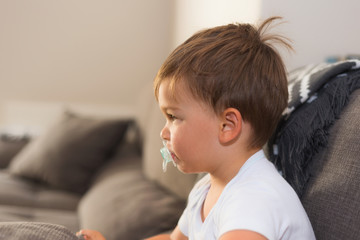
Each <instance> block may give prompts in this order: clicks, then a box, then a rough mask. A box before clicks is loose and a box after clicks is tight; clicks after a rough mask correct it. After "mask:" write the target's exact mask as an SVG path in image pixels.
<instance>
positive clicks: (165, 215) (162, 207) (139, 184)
mask: <svg viewBox="0 0 360 240" xmlns="http://www.w3.org/2000/svg"><path fill="white" fill-rule="evenodd" d="M184 207H185V201H184V200H182V199H179V198H178V197H176V196H175V195H173V194H171V193H170V192H168V191H166V190H164V189H162V188H161V187H159V186H158V185H157V184H155V183H153V182H151V181H148V180H147V179H146V178H145V177H144V176H143V173H142V170H141V158H140V157H139V156H135V155H133V156H127V159H124V158H122V159H120V160H119V161H118V160H115V161H112V162H110V163H109V164H108V165H107V166H106V167H105V168H104V169H102V170H101V171H100V173H99V174H98V176H97V177H96V180H95V183H94V185H93V186H92V187H91V189H90V190H89V191H88V192H87V193H86V195H85V196H84V197H83V198H82V200H81V202H80V204H79V209H78V212H79V218H80V224H81V228H89V229H96V230H98V231H100V232H101V233H102V234H103V235H104V236H105V237H106V239H107V240H117V239H127V240H138V239H144V238H145V237H148V236H151V235H154V234H158V233H161V232H163V231H167V230H170V229H173V228H174V227H175V225H176V223H177V221H178V219H179V217H180V215H181V213H182V211H183V209H184Z"/></svg>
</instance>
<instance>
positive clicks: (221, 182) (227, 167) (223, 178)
mask: <svg viewBox="0 0 360 240" xmlns="http://www.w3.org/2000/svg"><path fill="white" fill-rule="evenodd" d="M259 150H261V149H260V148H254V149H251V150H246V151H243V152H242V153H240V154H237V155H233V156H228V157H225V158H226V159H223V160H224V164H222V165H221V166H220V167H219V168H217V169H216V170H215V171H213V172H210V173H209V174H210V179H211V186H212V187H213V186H214V187H216V188H224V187H225V186H226V185H227V184H228V183H229V182H230V181H231V179H233V178H234V177H235V176H236V175H237V173H238V172H239V171H240V169H241V167H242V166H243V165H244V164H245V162H246V161H247V160H248V159H249V158H250V157H251V156H252V155H254V154H255V153H256V152H258V151H259ZM236 156H237V157H236Z"/></svg>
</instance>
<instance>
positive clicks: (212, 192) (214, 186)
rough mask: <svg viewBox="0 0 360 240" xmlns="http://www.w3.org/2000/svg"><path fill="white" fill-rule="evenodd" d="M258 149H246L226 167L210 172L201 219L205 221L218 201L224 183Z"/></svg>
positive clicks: (224, 185)
mask: <svg viewBox="0 0 360 240" xmlns="http://www.w3.org/2000/svg"><path fill="white" fill-rule="evenodd" d="M259 150H260V149H253V150H251V151H247V152H246V154H245V153H244V154H242V155H241V157H240V158H238V159H237V160H236V161H233V162H230V163H231V164H229V165H228V166H226V168H224V170H222V171H219V170H218V171H216V172H214V173H210V183H211V185H210V189H209V191H208V193H207V196H206V198H205V201H204V203H203V207H202V211H201V218H202V221H205V218H206V217H207V216H208V214H209V213H210V211H211V209H212V208H213V206H214V205H215V204H216V202H217V201H218V199H219V197H220V195H221V193H222V192H223V190H224V188H225V187H226V185H227V184H228V183H229V182H230V181H231V179H233V178H234V177H235V176H236V175H237V173H238V172H239V171H240V168H241V167H242V166H243V165H244V164H245V162H246V161H247V160H248V159H249V158H250V157H251V156H252V155H254V154H255V153H256V152H258V151H259Z"/></svg>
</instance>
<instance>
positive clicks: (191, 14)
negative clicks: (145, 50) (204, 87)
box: [174, 0, 261, 47]
mask: <svg viewBox="0 0 360 240" xmlns="http://www.w3.org/2000/svg"><path fill="white" fill-rule="evenodd" d="M260 5H261V0H251V1H249V0H176V5H175V23H174V27H175V28H174V30H175V32H174V47H175V46H177V45H179V44H180V43H182V42H183V41H185V40H186V39H187V38H189V37H190V36H191V35H193V34H194V33H195V32H197V31H199V30H201V29H204V28H209V27H214V26H217V25H224V24H228V23H235V22H251V23H252V22H255V21H256V20H257V19H258V18H259V16H260V11H261V7H260Z"/></svg>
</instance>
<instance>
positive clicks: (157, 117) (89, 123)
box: [0, 86, 197, 240]
mask: <svg viewBox="0 0 360 240" xmlns="http://www.w3.org/2000/svg"><path fill="white" fill-rule="evenodd" d="M149 90H150V91H149ZM138 106H139V107H138V108H139V111H138V113H136V114H134V116H132V117H120V118H118V117H104V116H93V115H91V116H88V115H86V114H85V115H84V114H82V113H77V112H76V111H73V110H71V107H70V110H66V111H64V113H62V114H60V116H59V117H58V118H57V119H56V121H54V123H52V124H51V125H50V126H49V127H48V128H47V129H46V130H45V131H44V132H43V133H42V134H41V135H39V136H37V137H35V138H33V139H29V137H27V136H26V137H20V138H19V137H14V136H11V135H10V136H7V135H6V134H3V135H2V137H1V141H0V164H2V169H0V222H2V225H1V224H0V232H1V231H3V230H4V228H6V226H7V225H4V223H7V222H12V223H14V222H19V224H21V226H23V225H24V222H33V223H35V222H36V223H52V224H56V225H61V226H65V228H66V229H68V230H70V232H72V233H75V232H76V231H78V230H79V229H81V228H90V229H96V230H98V231H100V232H102V233H103V234H104V235H105V237H106V238H107V239H108V240H116V239H127V240H131V239H134V240H135V239H142V238H144V237H148V236H151V235H154V234H157V233H161V232H164V231H168V230H169V229H171V228H173V227H174V226H175V225H176V223H177V220H178V218H179V216H180V214H181V212H182V210H183V209H184V207H185V204H186V197H187V195H188V193H189V191H190V189H191V187H192V186H193V184H194V182H195V180H196V178H197V175H184V174H181V173H179V172H178V171H177V170H176V168H174V167H168V170H167V172H166V173H163V172H162V167H161V164H162V162H161V161H162V160H161V155H160V151H159V150H160V148H161V147H162V143H161V140H160V137H159V133H160V130H161V128H162V126H163V123H164V119H163V117H162V114H161V113H160V110H159V108H158V106H157V103H156V102H155V100H154V97H153V96H152V92H151V86H148V87H147V89H146V91H145V90H144V91H143V92H141V94H140V96H139V103H138ZM1 162H2V163H1ZM25 225H26V224H25ZM15 226H16V224H11V226H10V227H11V228H14V227H15ZM19 226H20V225H19ZM47 230H48V229H47ZM0 236H1V235H0ZM7 238H9V237H7ZM9 239H10V238H9Z"/></svg>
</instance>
